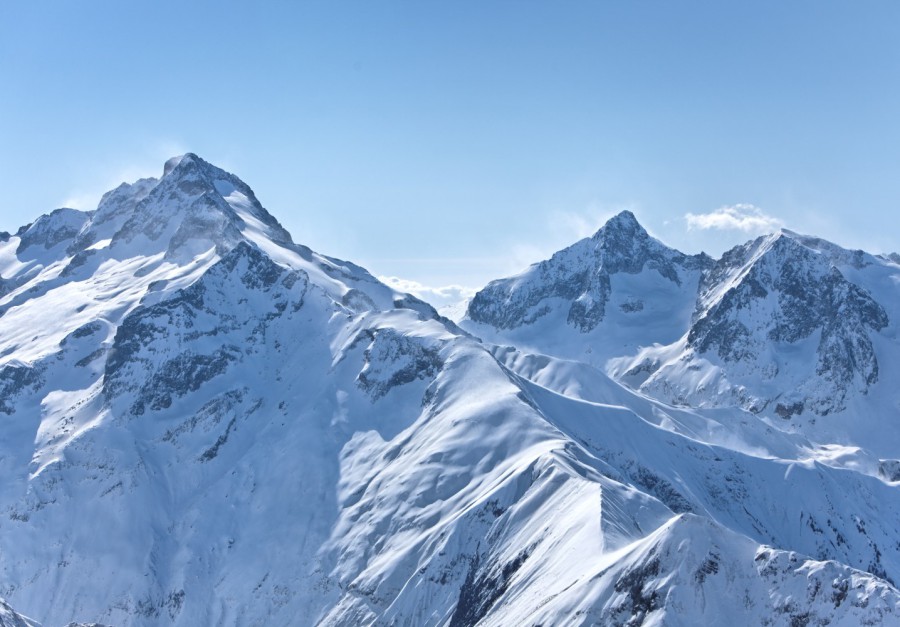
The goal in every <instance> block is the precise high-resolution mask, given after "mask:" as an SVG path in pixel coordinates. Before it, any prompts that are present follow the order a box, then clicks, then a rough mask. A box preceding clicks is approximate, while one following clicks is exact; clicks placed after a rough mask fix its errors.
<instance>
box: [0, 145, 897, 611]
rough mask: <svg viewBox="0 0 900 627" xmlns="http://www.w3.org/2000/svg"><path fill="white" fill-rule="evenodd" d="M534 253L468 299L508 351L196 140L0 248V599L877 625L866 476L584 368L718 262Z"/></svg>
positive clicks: (839, 457)
mask: <svg viewBox="0 0 900 627" xmlns="http://www.w3.org/2000/svg"><path fill="white" fill-rule="evenodd" d="M29 233H31V235H29ZM23 242H26V243H25V244H23ZM803 245H804V246H805V247H808V246H811V245H812V244H810V243H806V244H803ZM820 247H823V245H820ZM822 254H824V253H822ZM828 254H829V255H836V254H837V253H835V252H834V251H831V252H829V253H828ZM555 259H557V262H558V263H557V262H554V263H552V264H548V265H546V266H545V267H543V268H542V269H539V270H537V271H536V274H535V275H533V276H532V275H528V276H525V277H522V278H519V279H515V280H512V281H508V282H505V283H504V282H501V283H499V284H494V286H495V287H494V288H491V289H492V290H493V292H491V294H493V295H494V296H492V299H493V298H494V297H495V296H497V295H498V294H500V295H505V296H503V298H507V297H508V298H509V302H508V303H506V304H505V305H503V306H500V305H496V304H492V303H494V302H495V301H494V300H492V299H488V300H487V301H486V300H485V297H483V298H482V300H481V301H479V302H480V303H481V304H476V301H478V297H476V299H474V300H473V301H472V305H471V306H470V314H471V312H472V307H476V309H477V308H478V307H481V309H480V310H479V311H481V313H480V314H477V315H480V316H482V319H484V320H487V319H490V320H493V321H494V322H496V323H497V325H498V326H497V328H496V329H495V332H496V336H497V338H501V337H503V335H504V334H505V333H512V334H516V333H520V335H517V336H514V337H516V338H519V339H521V340H522V342H521V343H520V345H519V346H518V347H513V346H497V345H494V344H491V343H486V342H482V341H480V340H479V339H477V338H476V337H473V336H472V335H470V334H468V333H466V332H463V331H462V330H460V329H459V328H458V327H456V325H454V324H453V323H452V322H450V321H449V320H446V319H444V318H442V317H441V316H439V315H438V314H437V313H436V312H435V310H434V309H433V308H432V307H431V306H429V305H427V304H426V303H423V302H421V301H419V300H417V299H415V298H414V297H411V296H409V295H404V294H399V293H396V292H394V291H393V290H391V289H390V288H388V287H387V286H385V285H383V284H381V283H379V282H378V281H377V280H376V279H374V278H373V277H372V276H371V275H370V274H368V273H367V272H366V271H365V270H363V269H362V268H359V267H358V266H355V265H353V264H351V263H348V262H343V261H340V260H336V259H332V258H329V257H326V256H323V255H320V254H317V253H315V252H313V251H311V250H310V249H308V248H306V247H304V246H302V245H299V244H296V243H294V242H293V241H292V239H291V237H290V235H289V234H287V233H286V232H285V231H284V229H283V228H281V226H280V225H279V224H278V222H277V221H276V220H275V219H274V218H273V217H272V216H270V215H269V214H268V213H267V212H266V211H265V209H263V208H262V206H261V205H260V203H259V202H258V200H257V199H256V197H255V195H254V194H253V192H252V190H250V188H249V187H248V186H247V185H246V184H244V183H243V182H242V181H240V180H239V179H237V177H235V176H233V175H231V174H229V173H226V172H224V171H222V170H220V169H218V168H216V167H214V166H212V165H210V164H208V163H206V162H204V161H203V160H202V159H200V158H199V157H197V156H196V155H191V154H188V155H185V156H183V157H179V158H175V159H172V160H170V161H169V162H167V164H166V165H165V167H164V171H163V175H162V177H161V178H160V179H159V180H156V179H145V180H142V181H138V182H136V183H134V184H132V185H123V186H121V187H119V188H117V189H116V190H113V191H112V192H110V193H108V194H107V195H106V196H104V198H103V199H102V200H101V203H100V206H99V207H98V209H97V210H96V211H94V212H89V213H83V212H74V211H71V210H64V211H60V212H54V213H51V214H49V215H48V216H44V217H42V218H40V219H39V220H38V221H36V222H35V223H34V224H33V225H30V226H29V227H26V228H25V229H22V230H20V231H19V233H18V234H16V235H11V236H9V237H8V238H6V239H5V241H2V242H0V392H2V394H0V419H2V420H3V422H4V427H5V429H4V434H5V437H4V438H3V439H2V440H0V466H2V472H3V475H4V477H5V479H6V480H5V481H4V482H3V483H2V485H0V511H2V514H3V515H2V516H0V595H2V596H4V597H5V598H7V599H8V600H9V601H10V603H12V604H13V606H14V607H16V608H17V610H19V611H23V612H25V613H26V614H28V615H29V616H34V617H35V618H36V619H37V620H39V621H41V623H43V624H45V625H65V624H67V623H69V622H70V621H76V620H77V621H96V622H100V623H103V624H108V625H160V624H172V625H191V626H193V625H272V624H276V625H282V624H283V625H288V624H290V625H314V624H321V625H358V624H384V625H387V624H393V625H452V626H461V625H476V624H477V625H509V624H516V623H521V624H527V625H537V624H544V625H548V624H586V625H587V624H621V625H625V624H628V625H641V624H643V625H663V624H665V625H693V624H714V623H724V622H729V621H730V622H734V623H736V624H770V625H795V624H809V625H815V624H831V625H858V624H879V623H888V622H891V621H894V622H897V621H900V594H898V591H897V589H896V588H895V587H894V584H893V583H892V582H894V581H897V580H900V579H898V578H900V544H898V538H897V534H896V529H895V521H896V520H897V519H898V516H900V497H898V491H897V485H898V483H897V482H896V480H897V479H900V476H894V475H892V474H891V473H892V472H893V471H894V470H896V469H894V466H892V465H891V464H890V463H889V461H890V460H883V459H882V458H880V457H877V456H873V455H872V454H871V452H870V451H869V450H867V449H865V448H862V447H859V446H856V447H854V446H851V445H847V444H840V443H837V442H832V441H820V440H816V439H815V438H811V437H808V436H807V435H806V434H805V433H804V431H803V425H801V424H799V423H797V425H795V426H796V427H797V428H796V429H782V428H779V427H781V426H782V425H781V424H780V423H777V422H774V423H773V422H771V421H768V420H767V419H766V417H765V416H764V415H762V414H759V413H752V412H749V411H745V410H744V409H741V408H736V407H729V406H725V407H710V408H702V407H701V408H691V407H676V406H673V405H672V404H670V403H667V402H666V401H665V400H664V399H663V400H659V399H652V398H649V397H648V396H647V395H646V394H644V393H642V392H640V391H636V390H634V389H630V388H629V387H627V386H625V385H622V384H621V383H620V382H619V381H616V380H615V379H613V378H610V377H609V376H608V374H607V372H606V370H605V368H606V364H607V361H609V360H610V359H613V358H615V357H617V356H619V355H621V353H620V352H617V351H618V350H619V349H621V348H622V347H623V346H624V347H625V349H626V352H627V351H635V350H642V349H643V347H645V346H647V345H648V342H658V343H660V344H662V343H663V342H668V343H669V344H670V345H672V344H673V343H674V345H675V346H679V344H678V342H681V341H683V339H682V336H683V335H684V334H685V333H686V331H684V330H681V331H679V330H678V325H680V324H684V325H690V324H692V322H693V321H694V320H696V319H697V318H696V316H694V315H692V314H693V312H694V303H695V297H696V293H697V290H698V286H701V285H705V284H704V283H703V280H704V277H706V276H708V275H709V273H710V272H712V269H713V268H714V267H717V266H714V263H713V262H712V260H709V259H708V258H705V257H686V256H684V255H681V254H680V253H677V252H675V251H672V250H671V249H668V248H666V247H664V246H663V245H662V244H660V243H659V242H657V241H655V240H653V239H652V238H650V237H649V236H648V235H646V233H645V232H644V231H643V229H641V228H640V226H639V225H637V222H636V221H635V220H634V218H633V216H630V215H622V216H620V217H619V218H617V221H615V222H614V223H613V224H611V225H608V227H606V228H605V230H604V231H601V234H598V236H595V238H591V239H589V240H585V241H584V242H582V243H579V244H577V245H576V246H575V247H573V248H572V249H570V251H569V252H566V253H565V254H561V255H559V256H558V257H555ZM582 263H589V264H593V265H590V268H591V270H584V269H583V268H580V265H579V264H582ZM879 267H884V268H887V267H888V265H884V264H882V265H881V266H879ZM597 268H599V269H600V270H599V273H600V274H602V275H603V276H602V277H600V278H597V276H595V275H593V274H591V273H592V272H594V270H596V269H597ZM861 271H864V268H863V270H861ZM604 277H605V278H604ZM865 277H866V279H865V281H869V282H870V283H867V284H866V285H868V287H866V288H865V289H869V290H870V291H871V289H872V286H875V285H876V284H879V281H888V280H889V279H887V278H885V277H884V276H882V275H877V274H872V273H869V274H865ZM851 278H852V280H853V281H854V285H855V284H857V282H858V281H861V280H862V279H857V278H856V277H855V276H853V277H851ZM559 283H562V287H561V286H560V285H558V284H559ZM838 287H840V286H838ZM836 289H837V288H836ZM838 292H840V290H838ZM840 293H842V294H844V293H846V289H845V291H844V292H840ZM685 294H687V295H685ZM522 295H524V301H522V303H519V304H520V305H521V306H519V305H516V306H510V304H511V303H513V301H515V300H516V299H517V298H519V296H522ZM497 297H498V298H499V296H497ZM858 300H859V299H854V300H853V302H854V303H856V302H857V301H858ZM504 302H505V301H504ZM672 302H677V307H676V308H675V309H677V312H678V314H677V315H676V316H671V319H670V320H668V321H666V322H662V321H661V319H662V317H663V314H662V312H664V311H666V310H667V308H668V310H669V311H671V310H672V309H673V308H672ZM548 303H549V306H550V309H549V310H547V311H545V312H543V313H540V312H542V311H543V309H544V308H545V305H547V304H548ZM638 303H640V304H638ZM557 305H558V307H557ZM895 308H896V303H893V304H891V305H889V306H888V307H886V308H885V315H886V316H887V317H888V319H891V317H892V315H893V312H894V309H895ZM510 312H518V313H519V314H521V315H523V316H525V317H526V318H528V319H529V321H530V322H527V323H525V324H524V325H522V324H519V323H518V322H517V321H516V319H515V318H514V317H507V316H506V314H508V313H510ZM573 312H574V313H573ZM629 316H636V317H635V318H629ZM532 319H533V321H532ZM551 322H552V324H551ZM478 324H479V325H481V326H479V327H476V330H483V329H486V328H488V326H489V323H488V322H480V323H478ZM535 325H544V326H543V327H542V328H543V330H544V331H547V330H553V329H555V330H558V331H559V333H558V335H557V336H556V337H555V338H553V337H551V336H543V335H542V334H540V333H532V332H531V329H532V328H537V327H536V326H535ZM876 326H877V325H876ZM526 327H527V328H526ZM890 328H891V327H890V325H889V324H888V325H887V326H885V327H882V328H881V329H880V330H878V329H874V328H873V329H870V330H868V331H866V332H867V333H870V334H878V333H884V332H885V330H886V329H887V330H889V329H890ZM578 338H581V339H582V341H581V345H580V347H579V344H578V342H577V340H578ZM584 338H588V341H587V342H585V341H584ZM551 339H552V340H554V341H555V340H557V339H558V340H559V343H558V344H554V345H553V346H558V347H560V349H561V350H560V352H559V353H554V352H553V351H551V350H544V351H539V350H537V348H539V347H541V342H550V340H551ZM585 344H587V345H588V348H591V346H593V347H594V350H593V351H590V352H588V351H586V350H585V348H584V347H585ZM548 346H549V345H548ZM553 346H549V348H552V347H553ZM873 346H875V347H876V348H875V350H876V354H877V357H878V359H879V363H882V361H883V360H882V355H881V354H880V353H878V351H879V350H880V348H879V347H880V346H881V345H880V344H879V343H878V342H877V341H876V342H874V343H873ZM672 350H674V349H672ZM542 353H544V354H542ZM554 354H556V355H557V356H556V357H554V356H551V355H554ZM559 355H562V356H563V357H568V358H569V359H563V358H560V357H559ZM572 358H575V359H572ZM876 389H877V384H872V390H871V394H872V395H874V394H875V390H876ZM852 391H853V392H854V393H857V396H858V395H860V394H863V393H862V392H858V390H856V389H855V388H854V390H852ZM855 398H856V397H855V396H853V395H852V394H850V395H849V396H848V397H847V399H848V400H846V401H845V406H846V409H845V410H844V411H851V410H852V407H853V406H852V402H854V399H855ZM867 398H868V397H867ZM723 404H724V403H723ZM792 424H793V423H792ZM898 468H900V466H898ZM897 472H898V474H900V470H897ZM0 607H3V608H5V606H0ZM2 611H6V610H4V609H0V612H2ZM10 612H11V610H10ZM9 616H13V614H11V613H9ZM2 620H12V619H6V614H2V613H0V621H2ZM12 624H15V623H12Z"/></svg>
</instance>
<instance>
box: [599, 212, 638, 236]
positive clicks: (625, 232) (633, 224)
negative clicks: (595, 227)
mask: <svg viewBox="0 0 900 627" xmlns="http://www.w3.org/2000/svg"><path fill="white" fill-rule="evenodd" d="M610 233H615V234H617V235H621V236H631V237H634V236H640V237H645V236H647V235H648V233H647V231H646V229H644V227H642V226H641V223H640V222H638V220H637V218H636V217H635V216H634V214H633V213H631V212H630V211H629V210H627V209H625V210H624V211H620V212H619V213H617V214H616V215H614V216H613V217H611V218H610V219H609V220H607V221H606V224H604V225H603V226H602V227H600V230H599V231H597V232H596V233H595V234H594V238H599V237H602V236H603V235H605V234H610Z"/></svg>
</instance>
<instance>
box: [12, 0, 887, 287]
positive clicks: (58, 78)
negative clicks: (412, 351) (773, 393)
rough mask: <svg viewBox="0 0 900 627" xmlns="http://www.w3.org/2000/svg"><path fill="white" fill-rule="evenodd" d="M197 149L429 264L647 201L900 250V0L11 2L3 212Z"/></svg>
mask: <svg viewBox="0 0 900 627" xmlns="http://www.w3.org/2000/svg"><path fill="white" fill-rule="evenodd" d="M185 151H192V152H196V153H198V154H199V155H201V156H202V157H204V158H205V159H207V160H209V161H211V162H213V163H216V164H217V165H220V166H222V167H224V168H226V169H228V170H231V171H233V172H235V173H236V174H237V175H238V176H240V177H241V178H242V179H244V180H245V181H246V182H247V183H248V184H249V185H250V186H251V187H253V188H254V190H255V191H256V193H257V196H258V197H259V198H260V200H261V201H262V203H263V204H264V205H265V206H266V208H267V209H269V211H270V212H271V213H273V214H274V215H275V216H276V217H277V218H278V219H279V220H280V221H281V222H282V223H283V224H284V225H285V226H286V227H287V228H288V230H289V231H290V232H291V233H292V234H293V236H294V239H295V240H297V241H299V242H302V243H304V244H307V245H309V246H311V247H312V248H313V249H315V250H318V251H320V252H323V253H326V254H330V255H334V256H338V257H342V258H346V259H350V260H353V261H355V262H357V263H360V264H362V265H364V266H366V267H368V268H369V269H370V270H372V271H373V273H375V274H377V275H381V276H396V277H401V278H403V279H406V280H410V281H416V282H419V283H421V284H423V285H425V286H431V287H440V286H445V285H450V284H458V285H462V286H466V287H480V286H481V285H482V284H484V283H485V282H486V281H488V280H489V279H491V278H497V277H499V276H504V275H507V274H510V273H513V272H515V271H518V270H521V269H522V267H524V266H525V265H527V264H528V263H530V262H533V261H537V260H539V259H541V258H543V257H546V256H548V255H549V254H550V253H552V252H553V251H554V250H556V249H558V248H561V247H563V246H565V245H567V244H569V243H571V242H573V241H575V240H576V239H578V238H579V237H582V236H584V235H587V234H589V233H590V232H592V231H593V230H595V229H596V228H597V227H599V225H600V224H601V223H602V222H603V220H604V219H605V218H607V217H608V216H609V215H611V214H612V213H615V212H617V211H619V210H621V209H624V208H628V209H631V210H632V211H634V213H635V214H636V215H637V217H638V219H639V220H640V221H641V222H642V223H643V224H644V225H645V226H646V227H647V228H648V229H649V230H650V231H651V232H652V233H653V234H655V235H656V236H658V237H660V238H661V239H663V241H665V242H666V243H668V244H670V245H672V246H675V247H677V248H680V249H681V250H684V251H685V252H698V251H699V250H701V249H703V250H706V251H707V252H709V253H711V254H718V253H721V252H722V251H723V250H724V249H725V248H727V247H730V246H731V245H733V244H736V243H739V242H742V241H745V240H747V239H749V238H750V237H751V236H753V235H756V234H757V233H759V232H760V231H763V230H767V229H771V228H777V226H779V225H785V226H787V227H789V228H793V229H795V230H798V231H801V232H807V233H813V234H816V235H821V236H823V237H826V238H828V239H831V240H833V241H836V242H838V243H840V244H842V245H845V246H851V247H862V248H865V249H867V250H870V251H872V252H887V251H895V250H900V2H896V1H894V0H891V1H882V2H880V1H875V0H873V1H866V2H849V1H847V2H837V1H834V2H829V1H826V0H817V1H801V0H793V1H790V2H783V1H777V2H775V1H772V2H767V1H753V2H750V1H717V2H680V1H679V2H663V1H659V2H646V1H641V0H635V1H628V2H626V1H624V0H609V1H602V0H592V1H590V2H574V1H566V0H563V1H560V2H550V1H547V2H527V1H516V2H500V1H495V2H474V1H473V2H469V1H458V2H438V1H436V0H435V1H423V2H413V1H411V0H410V1H406V2H392V1H387V0H375V1H366V2H322V3H316V2H287V1H274V0H273V1H270V2H253V3H251V2H242V3H229V2H212V1H205V2H204V1H192V2H184V1H181V2H138V1H129V2H123V1H121V0H114V1H112V0H111V1H107V2H100V1H93V0H80V1H78V2H73V1H71V0H64V1H57V2H52V1H46V2H3V3H0V189H2V196H0V230H12V229H15V228H16V227H18V226H19V225H21V224H23V223H26V222H29V221H31V220H33V219H34V218H35V217H37V216H38V215H40V214H41V213H45V212H47V211H49V210H51V209H53V208H55V207H58V206H63V205H69V206H77V207H79V208H84V209H90V208H93V207H94V206H96V202H97V200H98V198H99V195H100V194H101V193H102V192H103V191H105V190H106V189H108V188H111V187H113V186H115V185H116V184H118V183H119V182H120V181H122V180H131V179H134V178H137V177H139V176H146V175H157V176H158V175H159V174H160V173H161V171H162V164H163V162H164V161H165V159H166V158H167V157H169V156H172V155H174V154H178V153H182V152H185ZM704 227H705V228H704Z"/></svg>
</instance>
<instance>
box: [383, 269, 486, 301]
mask: <svg viewBox="0 0 900 627" xmlns="http://www.w3.org/2000/svg"><path fill="white" fill-rule="evenodd" d="M378 280H379V281H381V282H382V283H384V284H385V285H388V286H389V287H392V288H394V289H395V290H397V291H399V292H407V293H409V294H412V295H413V296H415V297H417V298H421V299H422V300H424V301H426V302H428V303H431V304H432V305H433V306H435V307H444V306H446V305H453V304H456V303H458V302H460V301H463V300H465V299H467V298H472V297H473V296H475V292H476V291H477V290H476V289H474V288H471V287H465V286H463V285H442V286H439V287H432V286H429V285H423V284H421V283H419V282H418V281H412V280H410V279H401V278H400V277H395V276H380V277H378Z"/></svg>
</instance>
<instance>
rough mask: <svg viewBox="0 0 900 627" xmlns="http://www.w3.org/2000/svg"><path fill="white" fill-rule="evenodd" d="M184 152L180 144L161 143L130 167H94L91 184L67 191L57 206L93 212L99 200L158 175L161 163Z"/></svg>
mask: <svg viewBox="0 0 900 627" xmlns="http://www.w3.org/2000/svg"><path fill="white" fill-rule="evenodd" d="M185 152H187V149H186V148H185V147H184V145H183V144H182V143H181V142H178V141H173V140H162V141H159V142H157V143H156V144H155V145H153V146H150V147H149V148H148V149H147V150H146V151H145V153H144V154H143V155H142V156H141V157H140V158H139V159H138V160H137V161H134V162H131V163H125V164H121V163H120V164H117V165H116V166H115V169H112V168H110V167H109V164H97V167H96V169H97V171H96V174H95V175H94V176H90V177H89V178H93V179H94V180H93V182H92V183H90V184H89V185H88V186H86V187H84V188H78V189H74V190H72V191H70V192H69V193H68V194H67V195H66V196H65V199H64V200H63V202H62V204H61V205H60V206H62V207H70V208H72V209H81V210H85V211H90V210H92V209H96V208H97V204H98V203H99V202H100V198H101V197H102V196H103V194H105V193H106V192H108V191H109V190H111V189H114V188H116V187H118V186H119V185H120V184H122V183H133V182H135V181H136V180H138V179H142V178H148V177H151V176H154V177H159V176H160V175H161V174H162V169H163V163H165V161H166V159H168V158H169V157H173V156H175V155H180V154H183V153H185Z"/></svg>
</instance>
